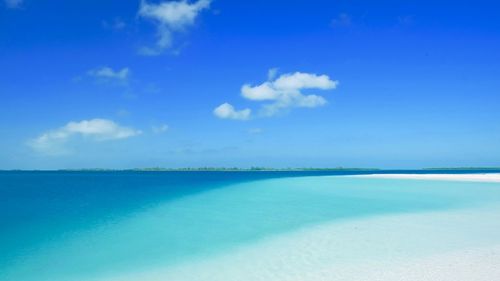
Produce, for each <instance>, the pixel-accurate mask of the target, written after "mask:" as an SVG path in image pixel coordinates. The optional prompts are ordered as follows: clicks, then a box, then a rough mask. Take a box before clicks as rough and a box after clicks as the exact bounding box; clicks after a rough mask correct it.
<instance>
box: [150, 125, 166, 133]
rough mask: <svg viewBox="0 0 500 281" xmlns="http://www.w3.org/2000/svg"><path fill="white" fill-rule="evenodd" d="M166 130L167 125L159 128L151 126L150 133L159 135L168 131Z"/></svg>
mask: <svg viewBox="0 0 500 281" xmlns="http://www.w3.org/2000/svg"><path fill="white" fill-rule="evenodd" d="M168 128H169V127H168V125H167V124H162V125H159V126H152V127H151V131H153V133H155V134H161V133H165V132H166V131H168Z"/></svg>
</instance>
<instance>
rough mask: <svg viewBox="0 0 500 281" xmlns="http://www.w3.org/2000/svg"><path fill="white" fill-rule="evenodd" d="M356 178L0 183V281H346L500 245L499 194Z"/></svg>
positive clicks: (205, 175) (15, 179)
mask: <svg viewBox="0 0 500 281" xmlns="http://www.w3.org/2000/svg"><path fill="white" fill-rule="evenodd" d="M394 172H408V171H384V172H381V173H394ZM410 172H412V173H415V171H410ZM462 172H463V171H462ZM469 172H470V171H469ZM475 172H483V171H475ZM489 172H491V171H489ZM497 172H498V171H497ZM363 173H366V172H342V171H340V172H335V171H324V172H313V171H311V172H127V171H123V172H69V171H61V172H55V171H54V172H28V171H18V172H16V171H12V172H0V281H20V280H22V281H31V280H37V281H49V280H50V281H101V280H102V281H104V280H113V281H114V280H116V281H129V280H130V281H132V280H149V281H156V280H169V281H170V280H176V281H183V280H207V281H212V280H344V279H342V276H347V275H348V274H351V273H352V272H349V270H351V271H356V270H358V269H359V268H358V269H353V268H352V267H353V265H356V264H364V265H366V264H367V263H368V262H370V263H373V262H374V261H377V262H385V261H387V262H394V261H397V262H399V261H409V260H412V259H416V258H419V257H425V256H430V255H437V254H445V253H449V252H453V251H459V250H463V249H473V248H478V247H490V246H493V245H494V246H497V245H500V183H484V182H482V183H478V182H452V181H428V180H425V181H423V180H401V179H398V180H395V179H370V178H355V177H349V176H345V175H352V174H363ZM419 173H424V172H419ZM427 173H429V172H427ZM432 173H461V171H432ZM350 268H351V269H350ZM337 273H338V274H344V275H342V276H341V275H339V276H336V275H335V274H337ZM346 274H347V275H346ZM346 280H347V279H346Z"/></svg>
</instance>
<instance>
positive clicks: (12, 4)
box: [4, 0, 23, 9]
mask: <svg viewBox="0 0 500 281" xmlns="http://www.w3.org/2000/svg"><path fill="white" fill-rule="evenodd" d="M4 2H5V5H6V6H7V8H10V9H15V8H20V7H21V5H22V4H23V0H4Z"/></svg>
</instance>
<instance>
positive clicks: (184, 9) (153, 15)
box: [139, 0, 211, 55]
mask: <svg viewBox="0 0 500 281" xmlns="http://www.w3.org/2000/svg"><path fill="white" fill-rule="evenodd" d="M210 2H211V0H198V1H197V2H193V3H189V2H188V1H186V0H181V1H166V2H162V3H158V4H154V3H148V2H147V1H146V0H142V1H141V6H140V8H139V15H140V16H141V17H143V18H147V19H151V20H153V21H154V22H155V23H156V24H157V37H158V39H157V41H156V46H154V47H144V48H142V49H141V50H140V53H141V54H143V55H159V54H161V53H162V52H163V51H164V50H165V49H168V48H170V47H172V36H173V34H174V33H175V32H182V31H185V30H186V29H187V28H188V27H190V26H192V25H194V23H195V20H196V18H197V17H198V15H199V14H200V12H201V11H203V10H205V9H208V8H209V7H210Z"/></svg>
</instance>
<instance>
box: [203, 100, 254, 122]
mask: <svg viewBox="0 0 500 281" xmlns="http://www.w3.org/2000/svg"><path fill="white" fill-rule="evenodd" d="M213 113H214V115H215V116H217V117H219V118H221V119H233V120H248V119H250V114H251V113H252V111H251V110H250V109H248V108H247V109H242V110H236V109H234V107H233V106H232V105H230V104H229V103H227V102H226V103H223V104H221V105H219V106H218V107H216V108H215V109H214V112H213Z"/></svg>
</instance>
